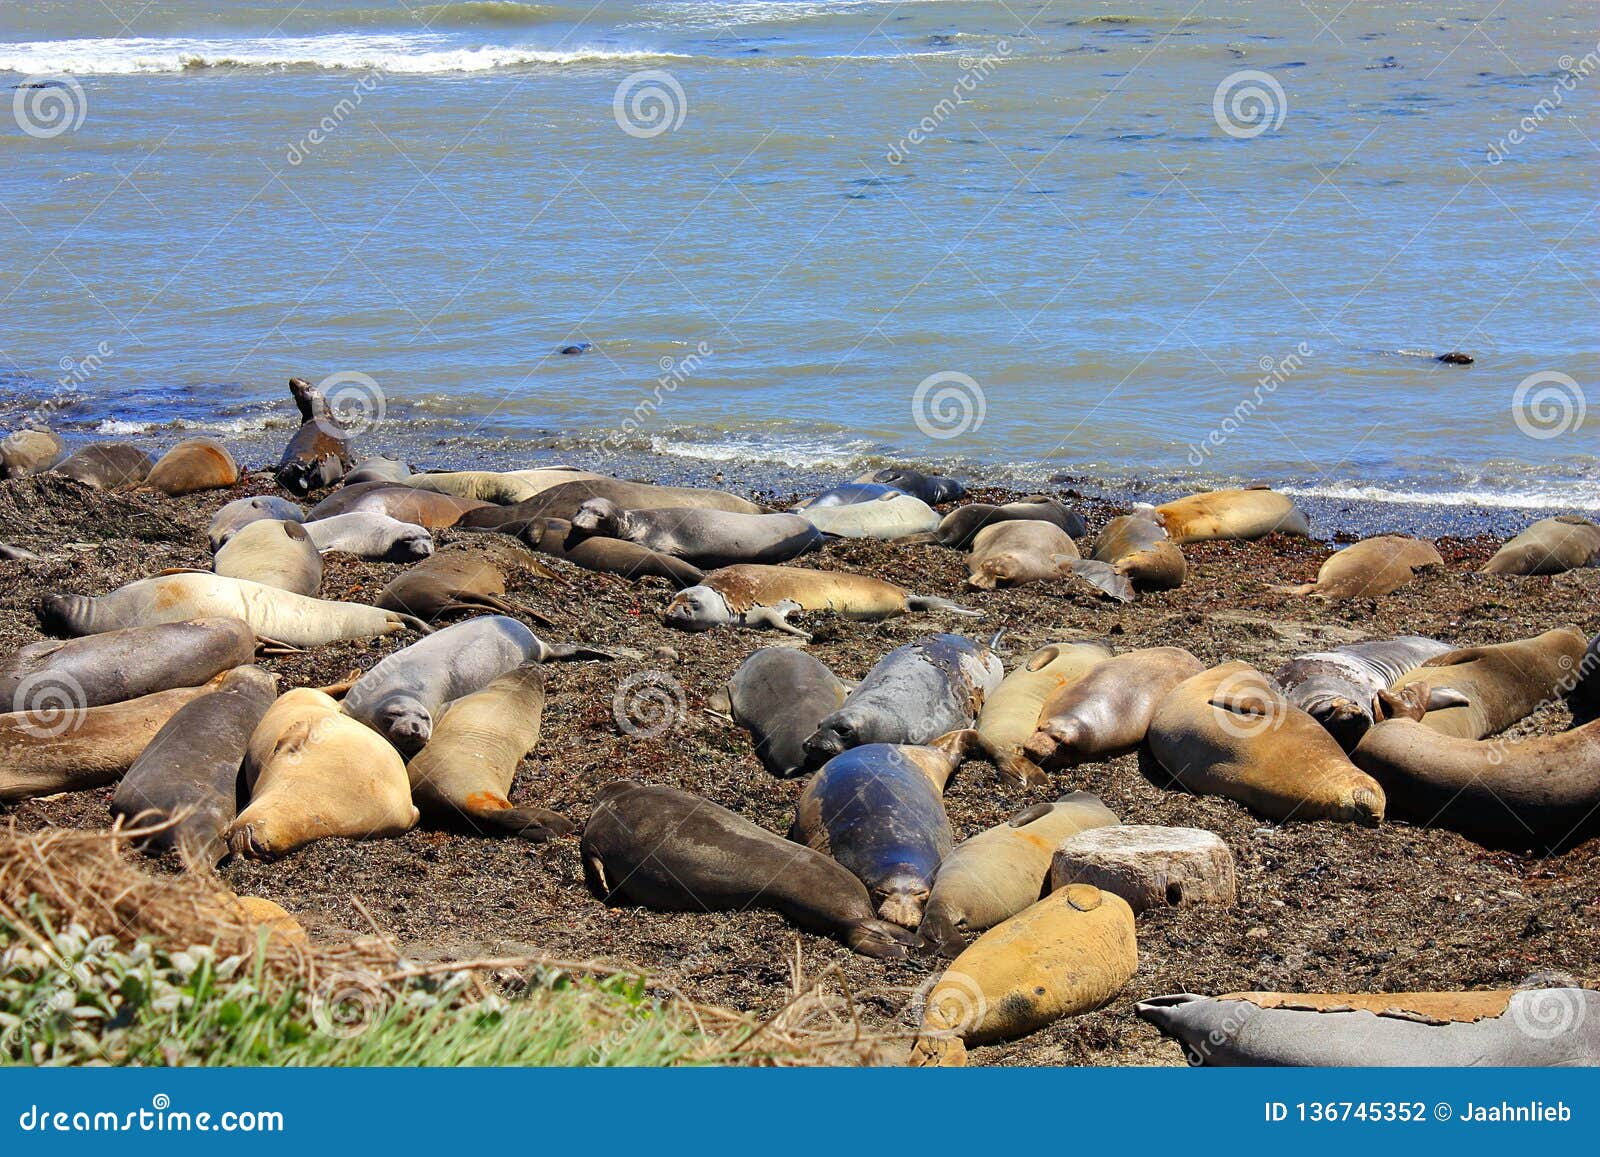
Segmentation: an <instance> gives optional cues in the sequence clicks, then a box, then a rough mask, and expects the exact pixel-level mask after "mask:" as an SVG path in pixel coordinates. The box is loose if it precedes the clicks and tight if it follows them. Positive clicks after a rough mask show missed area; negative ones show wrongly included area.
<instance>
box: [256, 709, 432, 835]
mask: <svg viewBox="0 0 1600 1157" xmlns="http://www.w3.org/2000/svg"><path fill="white" fill-rule="evenodd" d="M244 775H245V783H246V785H247V786H248V787H249V789H250V803H249V805H248V806H247V807H245V809H244V810H243V811H241V812H240V813H239V814H238V816H237V817H236V818H235V819H234V821H233V823H232V824H231V825H230V826H229V828H228V832H227V838H228V846H229V847H230V848H231V849H232V850H233V852H234V854H235V855H239V856H245V857H247V858H249V859H252V860H271V859H276V858H277V857H279V856H283V855H287V854H288V853H289V852H292V851H294V850H295V849H296V848H301V847H304V846H305V845H306V844H308V843H310V842H311V841H313V840H320V839H323V838H325V837H327V836H346V837H348V838H350V839H378V838H382V837H385V836H398V835H404V834H405V833H406V832H408V831H410V830H411V828H412V826H413V825H414V824H415V823H416V822H417V814H418V813H417V809H416V808H415V807H414V806H413V805H412V803H411V781H410V780H409V779H407V778H406V765H405V761H404V760H402V759H401V758H400V754H399V752H397V751H395V749H394V748H393V747H390V746H389V744H388V743H386V742H385V741H384V739H383V737H382V736H380V735H378V734H377V733H376V732H374V731H373V730H372V729H371V728H369V727H366V726H364V725H362V724H361V723H358V722H357V721H356V720H354V719H351V718H350V717H349V716H348V715H343V714H341V713H340V711H339V705H338V704H337V703H335V702H334V701H333V700H332V699H330V698H329V697H328V696H327V695H325V694H323V693H322V692H321V691H318V690H316V689H315V688H313V687H297V688H295V689H294V690H293V691H288V692H286V693H284V694H283V695H280V696H279V697H278V699H277V701H276V702H274V703H273V705H272V706H271V707H269V708H268V709H267V713H266V714H265V715H263V716H262V717H261V722H260V723H259V724H257V725H256V729H255V731H254V733H252V734H251V736H250V742H249V744H248V745H247V747H246V749H245V759H244Z"/></svg>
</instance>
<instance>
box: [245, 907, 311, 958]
mask: <svg viewBox="0 0 1600 1157" xmlns="http://www.w3.org/2000/svg"><path fill="white" fill-rule="evenodd" d="M233 902H234V903H235V904H236V905H237V906H238V907H239V910H240V911H241V912H243V913H244V917H245V920H246V921H247V922H248V923H249V924H251V925H253V926H254V927H256V928H259V929H261V930H262V931H264V932H266V934H267V936H268V938H269V939H270V938H272V937H277V938H278V939H280V940H282V941H284V942H285V943H287V944H291V945H294V946H295V947H298V948H305V947H307V946H309V945H310V943H311V940H310V938H309V937H307V936H306V930H305V929H304V928H302V927H301V926H300V921H298V920H296V919H295V918H294V917H293V916H291V915H289V913H288V912H287V911H285V910H284V908H283V906H282V905H280V904H276V903H274V902H273V901H271V900H265V899H262V898H261V897H260V896H235V897H234V898H233Z"/></svg>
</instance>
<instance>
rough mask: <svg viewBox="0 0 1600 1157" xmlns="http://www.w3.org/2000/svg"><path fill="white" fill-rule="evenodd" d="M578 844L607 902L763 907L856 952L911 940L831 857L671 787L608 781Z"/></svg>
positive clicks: (889, 948) (674, 907)
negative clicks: (876, 908) (884, 917)
mask: <svg viewBox="0 0 1600 1157" xmlns="http://www.w3.org/2000/svg"><path fill="white" fill-rule="evenodd" d="M578 846H579V852H580V854H581V855H582V857H583V876H584V880H585V881H586V882H587V883H588V885H589V890H590V891H591V892H592V893H593V894H594V895H595V896H596V897H597V898H598V899H600V900H601V901H602V902H604V903H607V904H616V903H630V902H631V903H634V904H642V905H644V906H646V907H650V908H657V909H662V910H665V911H670V912H706V911H713V912H722V911H743V910H744V909H746V908H751V907H761V908H766V909H768V910H770V911H773V912H777V913H778V914H779V915H781V916H783V917H785V918H786V919H787V920H789V921H790V922H791V923H793V924H795V925H797V926H799V927H801V928H804V929H805V930H806V931H808V932H819V933H822V934H824V935H828V936H835V937H838V939H840V940H841V941H843V942H844V944H845V946H846V947H847V948H849V949H850V950H851V951H852V952H859V953H860V954H861V955H863V956H877V957H889V958H896V957H902V956H905V955H906V949H907V946H908V945H910V944H912V943H913V942H914V937H913V936H912V935H911V934H910V933H908V932H907V931H906V930H905V929H903V928H899V927H896V926H895V925H893V924H890V923H887V922H886V921H883V920H879V919H878V918H877V917H876V916H875V915H874V914H873V911H872V901H871V900H870V899H869V898H868V896H867V889H866V887H865V886H864V885H863V884H862V883H861V881H860V880H858V879H856V878H855V877H854V876H852V875H851V874H850V872H849V871H848V870H847V869H846V868H844V867H843V866H842V865H841V864H839V863H838V862H837V861H835V860H832V859H829V858H828V857H827V856H824V855H821V854H819V853H817V852H814V851H812V850H811V849H810V848H807V847H804V846H797V845H795V844H793V843H791V842H790V841H788V840H785V839H782V838H780V837H778V836H776V835H774V834H773V833H771V832H769V831H767V830H766V829H765V828H762V827H758V826H757V825H755V824H753V823H751V822H750V821H749V820H747V819H744V818H743V817H741V816H737V815H735V814H734V813H733V812H731V811H728V810H727V809H726V808H722V807H718V806H717V805H716V804H714V803H712V802H711V801H710V800H705V799H701V798H700V797H698V796H693V795H689V794H688V793H687V792H681V791H675V790H674V789H672V788H670V787H654V786H647V785H645V784H641V783H636V782H635V781H633V780H631V779H619V780H613V781H612V782H611V783H608V784H606V785H605V786H604V787H603V788H601V789H600V792H599V794H598V795H597V796H596V797H595V802H594V810H593V811H592V812H591V813H590V815H589V822H588V823H586V824H585V825H584V827H583V837H582V839H581V840H580V842H579V845H578Z"/></svg>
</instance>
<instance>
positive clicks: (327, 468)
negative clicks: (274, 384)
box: [274, 378, 354, 495]
mask: <svg viewBox="0 0 1600 1157" xmlns="http://www.w3.org/2000/svg"><path fill="white" fill-rule="evenodd" d="M289 393H290V394H291V395H293V397H294V403H295V405H296V406H297V407H299V410H300V428H299V429H298V430H296V431H295V432H294V436H293V437H292V438H290V439H289V444H288V445H287V446H285V447H284V448H283V457H282V458H280V459H279V460H278V469H277V471H276V473H275V474H274V477H275V478H276V479H277V480H278V485H279V486H282V487H283V488H284V489H285V490H287V491H288V492H289V493H291V494H302V495H304V494H310V493H311V492H312V491H313V490H323V489H326V488H327V487H329V486H333V485H335V484H336V483H337V482H338V481H339V480H340V479H341V478H343V477H344V474H345V471H346V470H348V469H350V467H351V466H352V465H353V464H354V458H353V456H352V454H351V452H350V439H349V437H348V435H346V433H345V430H344V427H343V426H342V425H341V424H340V422H339V419H338V417H337V416H336V415H335V414H334V413H333V411H332V410H330V409H329V408H328V402H327V399H326V398H324V397H323V396H322V394H321V392H320V391H319V390H318V389H317V387H316V386H314V385H312V384H311V383H310V382H308V381H306V380H305V379H304V378H290V379H289Z"/></svg>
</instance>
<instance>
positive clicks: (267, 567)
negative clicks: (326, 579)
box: [211, 518, 322, 597]
mask: <svg viewBox="0 0 1600 1157" xmlns="http://www.w3.org/2000/svg"><path fill="white" fill-rule="evenodd" d="M211 569H212V570H213V571H214V572H215V573H217V574H219V575H223V576H224V577H226V578H236V579H249V580H250V581H251V582H257V583H260V584H262V585H263V586H269V587H277V588H278V589H279V590H281V591H293V592H294V593H295V594H297V595H309V596H311V597H315V596H316V595H317V594H318V593H319V592H320V591H321V590H322V555H321V554H319V553H318V552H317V547H316V544H315V543H313V542H312V541H311V536H310V535H308V534H307V533H306V528H305V527H303V526H301V525H300V524H299V523H298V522H281V521H279V520H277V519H270V518H267V519H259V520H257V521H255V522H252V523H249V524H247V525H245V526H243V527H241V528H240V529H239V530H238V531H237V532H236V533H235V534H234V535H233V536H232V537H231V538H229V539H228V541H227V542H226V543H225V544H224V545H223V547H222V549H221V550H219V551H217V555H216V557H215V558H214V559H212V560H211Z"/></svg>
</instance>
